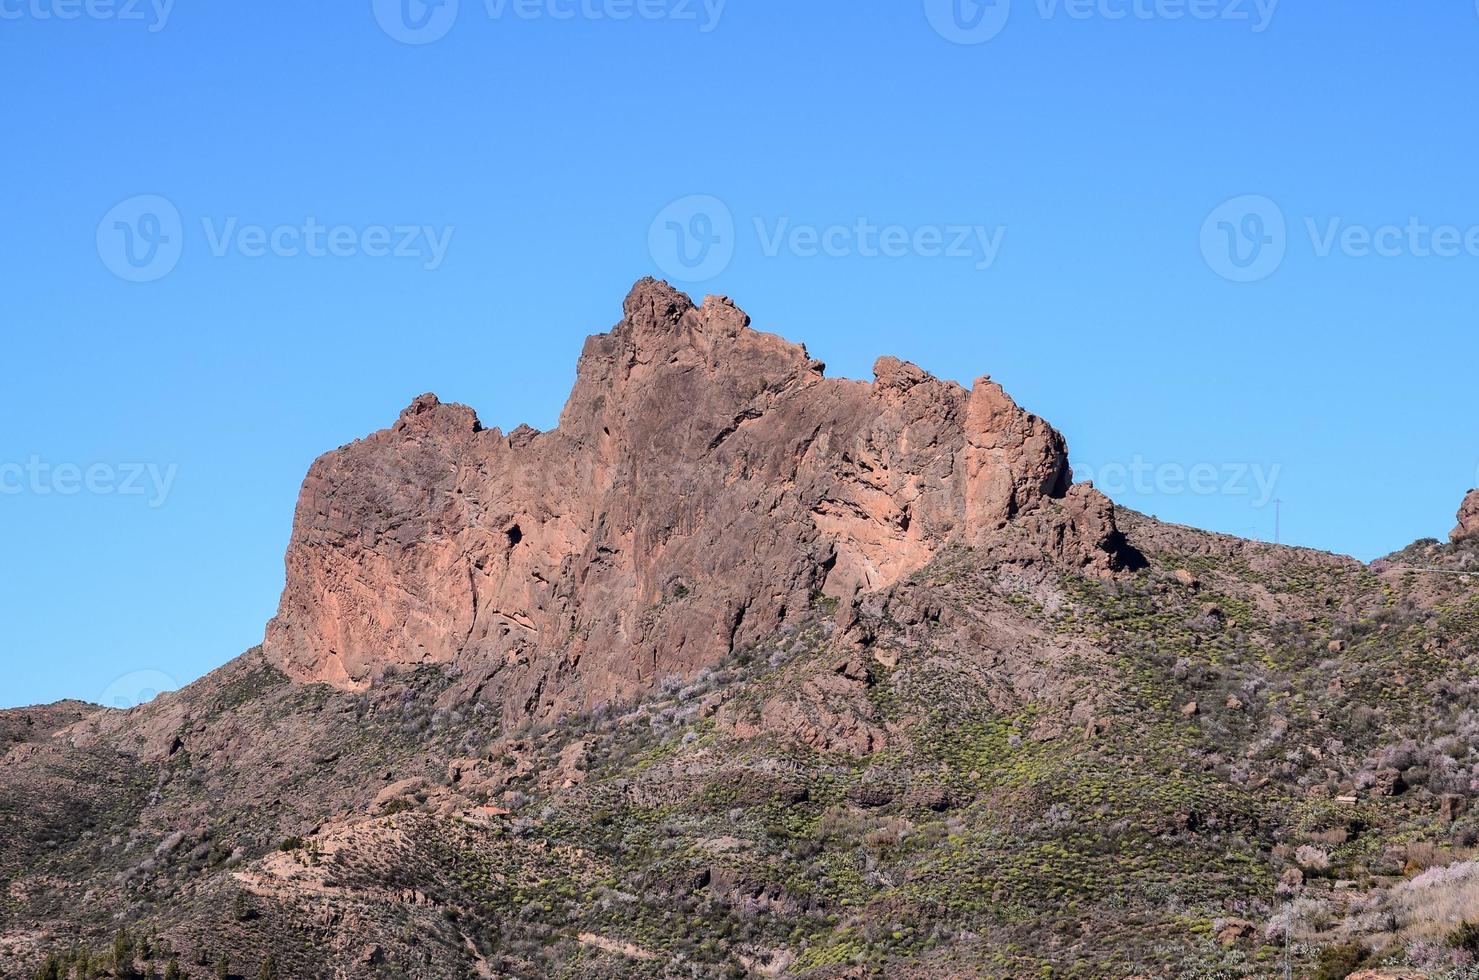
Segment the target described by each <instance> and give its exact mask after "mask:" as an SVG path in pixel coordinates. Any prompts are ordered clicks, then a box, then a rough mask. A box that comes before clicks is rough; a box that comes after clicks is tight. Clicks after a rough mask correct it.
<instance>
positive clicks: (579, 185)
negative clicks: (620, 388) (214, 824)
mask: <svg viewBox="0 0 1479 980" xmlns="http://www.w3.org/2000/svg"><path fill="white" fill-rule="evenodd" d="M952 2H954V0H938V2H937V0H900V2H897V3H887V4H884V3H877V4H858V3H856V2H842V0H809V2H807V3H790V2H787V3H782V2H762V0H749V2H743V3H742V2H739V0H734V2H731V3H719V2H718V0H711V2H710V3H709V4H708V5H707V6H706V5H705V4H704V3H703V2H702V0H579V2H577V0H517V2H516V0H488V2H487V3H484V2H483V0H460V3H458V4H451V5H445V4H444V5H443V6H441V7H436V8H426V7H423V6H421V4H420V0H409V3H408V6H407V7H406V8H405V9H402V8H401V6H400V5H399V3H398V2H392V0H386V2H384V3H379V2H376V3H372V2H369V0H364V2H358V0H356V2H351V3H344V4H302V3H286V2H280V0H255V2H253V3H250V4H246V3H241V4H222V3H210V4H205V3H194V2H190V0H180V2H178V3H171V2H169V0H143V2H141V3H138V4H137V5H135V4H134V0H89V2H84V0H0V65H3V69H0V71H3V78H4V80H5V83H6V93H7V96H6V99H5V103H4V108H3V109H0V113H3V117H0V118H3V120H4V131H5V134H6V144H7V152H6V153H5V154H4V156H3V158H0V204H3V209H4V211H3V213H4V217H5V228H6V231H7V233H6V234H5V235H3V236H0V262H3V268H4V270H5V273H4V280H3V288H0V329H3V330H4V334H5V345H4V350H5V364H6V366H7V371H6V393H7V398H6V409H7V410H6V411H5V413H4V415H3V417H0V467H3V468H0V488H3V491H4V492H3V493H0V534H3V544H4V555H5V559H6V560H5V561H4V563H3V566H0V568H3V570H0V613H3V618H4V622H5V626H6V628H5V630H4V631H3V632H0V662H3V664H4V672H3V674H0V705H15V704H24V703H32V702H43V701H51V700H54V699H58V698H62V697H78V698H84V699H87V700H93V701H98V700H102V701H107V702H109V703H129V702H131V701H133V700H137V699H138V698H139V697H142V696H146V695H147V694H148V692H149V691H151V690H155V689H157V688H160V687H166V686H170V685H172V684H177V683H185V682H188V681H190V680H192V679H194V678H195V677H197V676H199V675H200V674H202V673H203V672H205V671H207V670H209V669H211V668H213V667H215V666H217V665H219V664H221V663H223V662H225V661H226V660H228V659H230V658H231V657H232V656H234V655H236V654H237V653H239V652H241V651H242V650H244V649H246V648H248V647H250V646H252V645H254V644H256V643H258V642H259V641H260V639H261V635H262V627H263V625H264V623H265V621H266V620H267V619H268V618H269V617H270V615H271V614H272V612H273V610H274V609H275V606H276V602H277V596H278V592H279V590H280V588H281V584H282V552H283V549H284V546H285V545H286V542H287V538H288V531H289V526H290V519H291V516H292V509H293V505H294V501H295V497H296V494H297V490H298V486H299V484H300V481H301V479H302V477H303V474H304V473H305V471H306V470H307V467H308V465H309V463H310V462H311V461H312V460H313V458H314V457H315V456H316V455H318V454H319V453H321V452H324V451H326V450H328V449H331V448H333V447H335V446H338V445H341V444H343V443H345V442H348V441H350V440H352V439H354V438H356V437H358V436H361V435H363V434H366V433H368V432H370V431H372V430H374V429H377V428H380V427H383V426H384V425H387V424H389V423H390V422H391V421H393V420H394V418H395V416H396V414H397V412H398V411H399V410H400V409H401V408H402V407H404V405H406V404H407V403H408V402H409V401H410V400H411V398H412V397H413V396H415V395H416V394H418V393H420V392H422V391H426V390H433V391H436V392H437V393H438V394H440V395H441V396H442V398H443V399H445V400H456V401H462V402H466V403H468V404H471V405H473V406H474V407H476V408H477V409H478V411H479V413H480V415H481V417H482V418H483V420H484V422H485V424H488V425H501V426H503V427H505V428H511V427H513V426H515V425H517V424H518V423H520V422H529V423H531V424H533V425H535V426H537V427H541V428H545V427H549V426H551V425H553V424H554V421H555V419H556V417H557V415H558V412H559V408H560V405H561V404H562V402H563V400H564V397H565V395H566V393H567V392H568V389H569V386H570V383H571V381H572V379H573V374H574V367H575V359H576V356H577V354H578V352H579V349H580V344H581V341H582V338H583V337H584V336H585V335H586V334H588V333H592V332H597V331H600V330H604V329H606V328H607V327H609V326H610V325H611V324H612V323H613V322H614V321H615V320H616V319H617V318H618V317H619V313H620V301H621V299H622V297H623V295H624V294H625V291H626V290H627V288H628V287H629V286H630V284H631V283H632V281H633V280H635V279H637V278H638V277H640V276H642V275H646V274H649V273H651V274H658V275H664V276H666V277H668V278H673V279H674V280H675V281H677V282H678V285H680V286H682V287H684V288H686V289H688V290H689V291H690V292H692V293H695V294H703V293H706V292H716V293H725V294H728V295H730V296H733V297H735V298H736V300H737V301H738V302H739V303H740V305H742V306H744V307H745V308H746V309H747V310H749V311H750V313H751V314H752V315H753V316H754V317H755V320H756V323H757V325H758V326H760V327H762V328H765V329H769V330H773V331H775V332H778V333H780V334H782V335H784V336H787V337H789V338H792V339H795V340H804V341H806V342H807V344H808V345H809V347H810V348H811V350H812V351H813V353H814V354H815V355H816V356H818V357H820V358H822V359H823V360H825V361H827V362H828V364H829V365H830V370H831V372H832V373H833V374H838V375H845V376H855V377H867V376H868V372H869V368H870V366H871V364H872V362H873V360H874V359H875V358H876V357H877V356H878V355H879V354H882V353H893V354H897V355H899V356H902V357H905V358H908V359H911V360H914V361H916V362H917V363H919V364H921V365H922V366H924V367H926V368H927V369H929V370H931V371H933V372H935V373H936V374H939V375H942V376H945V377H951V378H956V379H959V380H961V381H963V382H966V383H969V382H971V381H972V380H973V379H974V378H975V377H976V376H978V375H981V374H990V375H992V376H993V377H995V378H996V379H997V380H999V381H1001V382H1002V383H1003V384H1004V385H1005V387H1006V388H1007V390H1008V391H1010V392H1011V393H1012V394H1013V395H1014V396H1015V397H1016V398H1017V399H1018V400H1019V401H1020V402H1021V403H1022V404H1024V405H1025V406H1027V407H1028V408H1030V409H1032V410H1033V411H1036V412H1038V413H1039V414H1042V415H1043V416H1045V417H1046V418H1048V419H1049V420H1050V421H1052V422H1053V423H1054V424H1055V425H1056V426H1058V427H1059V428H1060V429H1062V430H1063V431H1064V433H1065V434H1066V435H1067V437H1068V439H1069V444H1070V447H1071V449H1072V452H1073V457H1074V461H1075V466H1076V468H1077V469H1078V471H1079V472H1080V474H1081V475H1093V476H1094V477H1095V478H1096V480H1097V481H1098V482H1099V483H1100V484H1101V485H1102V486H1104V487H1105V488H1106V489H1108V490H1109V491H1110V492H1111V494H1112V495H1113V496H1115V497H1116V498H1117V499H1118V500H1120V501H1121V502H1122V503H1125V504H1128V505H1130V506H1134V507H1137V508H1139V509H1142V510H1145V511H1148V512H1150V513H1154V514H1156V515H1158V516H1160V517H1162V518H1165V519H1170V520H1175V521H1179V522H1184V523H1190V524H1195V525H1200V526H1204V527H1209V528H1215V529H1219V530H1226V531H1231V532H1235V533H1240V534H1245V535H1255V536H1259V537H1263V538H1271V537H1272V536H1273V533H1274V506H1273V504H1272V501H1273V500H1274V499H1278V500H1281V501H1282V537H1283V539H1284V540H1285V541H1286V542H1292V543H1298V544H1304V545H1310V546H1313V547H1317V548H1324V549H1329V550H1335V551H1342V552H1347V553H1351V554H1355V555H1357V556H1360V557H1362V558H1371V557H1375V556H1377V555H1380V554H1383V553H1385V552H1387V551H1390V550H1393V549H1396V548H1398V547H1401V546H1403V545H1404V544H1406V543H1408V542H1410V541H1411V540H1413V539H1414V538H1417V537H1421V536H1428V535H1442V534H1444V533H1446V531H1447V530H1448V529H1449V527H1451V525H1452V523H1453V513H1454V511H1455V510H1456V508H1457V505H1458V503H1459V500H1460V498H1461V496H1462V494H1463V492H1464V491H1465V490H1466V489H1468V488H1469V487H1470V486H1472V485H1474V484H1476V483H1479V473H1476V470H1479V431H1476V430H1479V422H1476V419H1479V416H1476V413H1475V411H1474V409H1473V405H1472V391H1473V386H1472V384H1471V383H1470V381H1469V375H1470V374H1471V373H1472V365H1473V363H1474V360H1475V355H1476V352H1479V342H1476V332H1475V331H1476V325H1479V324H1476V318H1479V315H1476V312H1475V311H1476V310H1479V302H1476V300H1479V296H1476V293H1479V275H1476V271H1479V235H1475V234H1474V233H1473V232H1472V229H1474V228H1475V227H1476V226H1479V198H1476V195H1475V193H1474V160H1475V159H1476V142H1479V136H1476V127H1475V126H1474V109H1473V93H1474V91H1475V90H1476V89H1479V59H1475V58H1474V51H1475V50H1479V13H1476V10H1475V8H1474V5H1473V4H1472V3H1470V2H1468V0H1452V2H1444V3H1438V2H1435V0H1434V2H1425V3H1402V4H1398V3H1392V2H1376V0H1352V2H1349V3H1344V4H1339V5H1336V4H1311V3H1299V4H1296V3H1289V2H1286V3H1281V4H1274V5H1272V6H1271V5H1270V4H1269V3H1268V2H1267V0H1265V2H1264V3H1263V5H1262V6H1259V5H1258V4H1257V3H1255V2H1254V0H1159V2H1157V0H1135V2H1131V0H1073V2H1070V0H1015V2H1013V3H1011V4H1008V3H1007V2H1006V0H998V3H997V4H996V5H995V6H976V5H975V4H974V2H973V0H959V2H960V6H959V7H952V6H951V4H952ZM126 236H132V240H131V241H130V240H128V239H127V238H126ZM706 246H707V251H705V247H706ZM685 277H686V278H687V279H688V280H690V281H683V280H684V279H685ZM693 279H702V280H703V281H691V280H693ZM136 280H149V281H136ZM1240 280H1251V281H1240Z"/></svg>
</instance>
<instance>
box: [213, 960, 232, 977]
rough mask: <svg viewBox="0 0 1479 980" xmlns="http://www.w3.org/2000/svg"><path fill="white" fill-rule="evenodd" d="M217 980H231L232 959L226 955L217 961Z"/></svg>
mask: <svg viewBox="0 0 1479 980" xmlns="http://www.w3.org/2000/svg"><path fill="white" fill-rule="evenodd" d="M216 980H231V957H229V956H227V955H226V954H225V953H222V954H221V958H220V959H218V960H216Z"/></svg>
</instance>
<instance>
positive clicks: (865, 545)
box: [0, 282, 1479, 980]
mask: <svg viewBox="0 0 1479 980" xmlns="http://www.w3.org/2000/svg"><path fill="white" fill-rule="evenodd" d="M736 351H739V352H740V353H739V354H736ZM740 355H743V356H740ZM644 371H650V372H652V373H651V375H650V376H645V377H644V375H643V372H644ZM752 376H753V377H755V378H757V379H762V380H763V379H767V378H768V379H770V380H768V381H764V383H760V384H757V385H755V386H754V387H753V389H752V388H751V387H749V386H748V385H747V384H746V383H745V378H746V377H752ZM634 379H635V380H634ZM571 405H572V407H570V408H567V411H566V414H565V418H564V420H563V421H562V425H561V429H560V430H557V431H556V432H555V433H548V434H543V435H538V434H534V433H532V432H530V431H528V430H524V431H522V432H516V433H514V434H512V435H510V436H508V437H504V436H502V435H501V434H499V433H497V432H496V430H491V431H489V430H482V429H481V427H480V426H479V425H478V424H477V422H476V420H475V417H474V416H472V414H471V412H470V411H469V410H466V409H461V408H458V407H455V406H444V405H441V404H440V403H438V402H436V401H435V400H434V399H431V398H422V399H418V400H417V402H416V403H415V404H413V406H412V408H411V409H409V410H408V412H407V413H406V414H405V415H403V416H402V419H401V420H400V422H399V423H398V424H397V426H396V427H395V428H393V429H391V430H387V431H386V432H383V433H379V434H377V435H375V436H372V437H370V438H369V439H368V440H364V441H362V442H361V443H357V444H355V445H354V446H351V447H347V448H346V449H344V450H340V451H338V452H337V453H333V454H330V455H329V456H327V457H325V458H324V459H323V460H321V461H320V462H319V463H317V464H315V467H314V471H313V473H311V474H310V476H309V479H308V481H307V482H306V484H305V490H304V495H303V499H302V501H301V502H300V506H299V513H298V521H297V524H296V526H295V529H294V535H293V544H292V547H291V549H290V553H289V584H288V588H287V590H286V592H285V594H284V600H283V609H282V612H281V613H280V615H279V617H278V619H277V620H276V621H275V622H274V625H273V627H272V628H271V630H269V635H268V641H269V642H268V644H267V647H266V649H265V650H262V649H259V650H253V651H251V652H249V653H247V654H246V655H245V656H243V657H242V658H240V659H239V660H237V661H235V662H233V663H232V664H229V665H227V666H226V667H224V668H222V669H221V670H219V671H217V672H216V673H214V674H212V675H211V676H209V677H207V678H205V679H204V680H202V681H200V682H199V683H197V684H195V685H192V686H191V687H190V688H187V689H186V690H184V691H181V692H178V693H175V694H169V695H164V696H162V697H161V698H159V699H158V700H156V701H155V702H153V703H151V704H150V705H147V706H144V707H141V708H137V709H134V710H132V711H129V712H113V711H105V710H102V709H91V708H88V707H86V706H82V705H75V704H69V705H59V706H55V707H52V708H42V709H29V710H26V711H22V712H4V713H0V740H3V741H0V752H4V754H5V755H4V758H5V767H4V770H3V773H4V774H3V776H0V831H3V839H4V841H5V845H4V848H3V850H0V877H3V878H4V884H5V891H4V895H5V901H4V904H3V906H0V975H3V976H31V975H34V973H35V971H36V970H37V969H39V968H42V967H43V965H44V962H45V960H46V957H47V956H48V955H49V954H50V955H54V956H57V957H61V958H66V959H67V965H68V967H69V968H70V967H71V966H73V953H74V951H75V950H77V949H78V948H79V947H81V946H86V947H88V948H89V949H90V950H92V951H94V952H95V955H94V956H93V957H92V958H91V960H90V963H89V966H88V969H89V970H94V969H95V970H99V971H101V970H108V971H110V972H112V971H114V966H113V965H112V964H111V963H109V964H105V963H104V960H107V959H110V957H105V956H103V955H102V953H101V951H103V950H105V949H107V950H111V949H112V947H113V944H114V940H115V937H116V936H117V934H118V933H119V930H120V929H126V930H127V931H128V936H127V938H128V939H131V940H133V942H134V949H133V950H132V952H131V954H130V955H129V956H127V957H126V959H127V960H130V961H131V962H134V963H135V964H136V968H137V969H138V971H139V972H141V973H147V972H149V971H154V972H158V973H161V974H162V973H163V971H164V969H165V964H166V962H167V961H168V960H169V959H170V957H171V956H177V957H178V958H179V965H180V968H181V970H182V973H183V975H185V976H192V977H205V976H214V975H216V971H217V968H218V966H219V961H220V958H221V957H222V956H223V955H224V956H226V957H228V958H229V964H227V966H228V972H231V973H233V974H235V975H241V976H251V977H255V976H257V975H258V974H259V971H260V970H261V969H262V965H263V964H264V962H266V961H267V960H268V958H269V956H270V957H272V960H273V963H274V964H275V966H276V969H277V971H278V974H279V975H281V976H290V977H300V976H301V977H377V976H383V977H458V976H467V977H531V978H532V977H541V978H542V977H571V978H577V977H580V978H585V977H589V978H595V977H745V976H786V977H807V978H814V980H820V978H834V977H863V976H879V977H890V978H895V977H942V978H943V977H962V976H987V977H990V976H994V977H1026V976H1079V977H1128V976H1198V977H1200V976H1223V977H1241V976H1250V977H1264V976H1280V975H1283V968H1284V959H1285V957H1286V956H1287V957H1288V958H1289V962H1290V965H1291V968H1292V970H1293V972H1294V973H1295V975H1299V976H1316V975H1318V976H1344V975H1346V973H1348V972H1351V971H1354V970H1355V969H1357V962H1358V961H1359V960H1361V959H1362V958H1366V959H1373V960H1385V961H1388V962H1390V963H1400V964H1404V965H1405V964H1415V965H1416V966H1417V967H1421V968H1422V969H1423V972H1422V973H1420V974H1417V975H1432V976H1437V975H1440V974H1441V973H1442V971H1444V970H1448V969H1451V968H1454V967H1457V966H1460V965H1461V964H1462V962H1463V961H1464V959H1465V957H1466V956H1467V957H1471V956H1472V952H1471V951H1469V950H1467V949H1466V943H1469V942H1470V941H1471V939H1470V938H1468V937H1470V936H1471V935H1472V933H1463V932H1462V931H1461V927H1462V926H1463V925H1464V923H1465V922H1466V921H1468V920H1471V919H1479V873H1476V872H1475V865H1473V864H1472V863H1471V862H1472V859H1473V857H1474V847H1475V844H1476V841H1479V817H1476V815H1475V814H1474V812H1473V810H1472V807H1471V802H1472V798H1473V796H1474V795H1475V794H1476V792H1479V716H1476V714H1475V711H1474V709H1473V707H1472V706H1473V704H1474V701H1475V698H1474V692H1475V687H1476V671H1479V660H1476V653H1479V588H1476V587H1475V584H1474V582H1473V580H1472V578H1471V577H1470V575H1469V574H1468V573H1469V572H1471V571H1472V572H1475V573H1479V536H1476V535H1474V534H1473V533H1472V532H1473V531H1474V530H1476V527H1475V525H1474V524H1473V520H1474V517H1473V515H1474V513H1475V509H1474V508H1473V507H1472V506H1471V505H1470V503H1466V505H1465V508H1464V511H1463V513H1462V514H1461V524H1460V528H1459V529H1458V531H1456V532H1455V534H1454V535H1453V536H1452V541H1451V543H1449V544H1439V543H1438V542H1437V541H1429V542H1420V543H1419V544H1417V545H1414V546H1412V547H1411V548H1409V549H1407V550H1405V551H1403V552H1400V553H1398V554H1395V555H1393V556H1390V557H1389V558H1388V559H1386V560H1384V561H1383V562H1379V563H1374V564H1373V565H1371V566H1365V565H1363V564H1361V563H1359V562H1356V561H1354V560H1352V559H1348V558H1342V557H1338V556H1332V555H1326V554H1320V553H1315V552H1310V551H1306V550H1301V549H1294V548H1285V547H1279V546H1275V545H1269V544H1260V543H1254V542H1248V541H1243V540H1239V539H1236V538H1231V537H1227V536H1222V535H1215V534H1209V533H1205V532H1201V531H1195V530H1191V529H1187V528H1180V527H1174V526H1169V525H1164V524H1160V523H1158V522H1156V521H1154V520H1152V519H1150V518H1147V517H1144V516H1143V515H1139V514H1135V513H1133V512H1130V511H1125V510H1122V509H1120V510H1115V509H1111V507H1110V505H1109V504H1108V503H1107V502H1105V501H1104V500H1103V498H1102V497H1100V496H1099V495H1098V494H1097V493H1096V492H1094V491H1093V490H1092V489H1091V488H1088V487H1083V486H1079V487H1073V486H1072V485H1071V479H1070V477H1069V476H1068V470H1067V465H1066V448H1064V447H1063V445H1062V440H1061V438H1060V437H1058V436H1057V434H1056V433H1054V432H1053V431H1052V430H1051V428H1050V427H1048V426H1047V425H1046V423H1043V422H1041V420H1038V419H1036V418H1035V417H1032V416H1030V415H1028V414H1027V413H1025V412H1022V411H1021V410H1020V409H1017V408H1016V406H1014V405H1012V404H1011V403H1010V401H1009V400H1008V399H1006V398H1005V396H1004V395H1002V394H1000V392H999V389H995V388H994V387H993V386H990V385H989V384H978V385H977V387H976V390H975V391H974V392H965V391H964V390H963V389H960V388H958V387H956V386H953V385H948V384H946V383H942V382H937V381H934V380H933V379H929V378H928V377H927V376H925V375H924V374H923V373H922V372H919V371H918V369H915V368H912V367H910V366H908V365H904V364H902V363H900V362H897V361H892V360H889V359H885V360H884V361H881V362H880V365H879V370H878V377H877V380H876V381H875V382H874V383H873V384H871V385H868V384H863V383H859V382H831V381H827V380H825V379H823V378H822V376H821V372H820V368H819V366H817V365H814V364H813V363H812V362H811V361H810V359H809V358H806V357H805V355H804V351H803V350H801V349H800V348H793V347H790V345H786V344H784V342H782V341H779V340H777V339H775V338H767V337H765V335H759V334H752V333H751V332H748V331H747V328H746V327H745V326H744V323H743V315H742V314H738V313H737V311H734V309H733V307H732V306H730V305H729V304H728V303H727V302H724V301H719V300H710V301H707V302H706V303H705V304H703V305H702V306H701V307H694V306H693V305H692V304H690V303H688V302H687V301H686V298H683V297H681V296H680V295H679V294H676V293H674V292H673V291H672V290H670V289H669V288H668V287H666V286H664V285H662V284H658V283H652V282H645V283H641V284H639V285H638V287H637V288H636V290H634V293H633V296H632V297H629V299H628V303H627V310H626V317H625V318H624V320H623V323H622V324H621V325H619V326H618V327H617V329H616V330H615V331H613V333H612V334H610V335H605V336H603V337H601V338H594V339H593V340H592V341H591V342H590V343H589V344H588V345H587V350H586V355H585V357H584V358H583V365H582V372H581V382H580V383H579V384H578V385H577V391H576V395H575V396H572V401H571ZM726 420H727V421H726ZM562 433H563V434H562ZM608 434H609V436H610V442H609V443H608V442H606V441H605V440H606V437H607V435H608ZM824 436H825V437H824ZM593 487H594V488H598V490H599V492H596V491H594V490H592V488H593ZM1474 499H1479V498H1473V497H1471V502H1472V500H1474ZM513 527H517V528H518V530H519V534H518V535H516V536H515V535H511V534H510V533H509V532H510V530H511V529H512V528H513ZM479 562H481V564H479ZM736 610H743V611H744V613H743V615H742V616H737V615H736ZM536 695H537V696H536ZM1286 938H1287V939H1288V940H1289V941H1287V942H1286ZM140 940H147V945H148V953H149V958H148V959H147V960H146V959H145V958H144V957H143V954H142V950H141V948H140V946H141V944H140ZM1353 944H1364V947H1361V946H1357V945H1353Z"/></svg>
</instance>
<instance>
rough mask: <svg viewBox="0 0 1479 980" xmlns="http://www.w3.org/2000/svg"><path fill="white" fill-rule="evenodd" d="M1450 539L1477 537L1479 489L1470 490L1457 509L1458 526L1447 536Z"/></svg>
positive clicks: (1478, 530) (1478, 533)
mask: <svg viewBox="0 0 1479 980" xmlns="http://www.w3.org/2000/svg"><path fill="white" fill-rule="evenodd" d="M1448 537H1449V539H1450V540H1452V541H1455V542H1456V541H1461V540H1463V539H1464V538H1472V537H1479V490H1470V491H1469V495H1468V496H1467V497H1465V498H1464V502H1463V505H1462V506H1461V507H1459V509H1458V527H1456V528H1454V529H1453V533H1451V534H1450V535H1449V536H1448Z"/></svg>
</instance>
